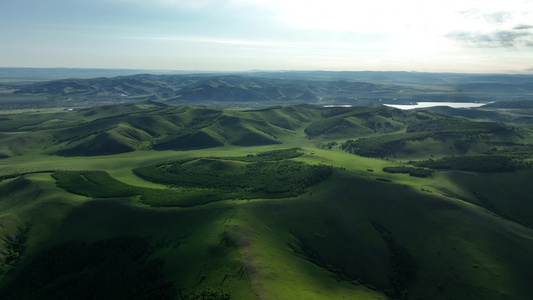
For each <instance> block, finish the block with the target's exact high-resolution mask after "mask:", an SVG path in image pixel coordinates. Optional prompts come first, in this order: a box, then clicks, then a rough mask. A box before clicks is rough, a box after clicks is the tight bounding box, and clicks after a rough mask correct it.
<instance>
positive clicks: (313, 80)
mask: <svg viewBox="0 0 533 300" xmlns="http://www.w3.org/2000/svg"><path fill="white" fill-rule="evenodd" d="M0 70H1V69H0ZM95 72H96V71H95ZM117 72H118V71H117ZM15 73H16V72H15ZM54 74H55V73H54ZM89 74H91V73H90V72H89ZM95 74H96V73H95ZM109 74H110V75H111V74H113V73H109ZM125 74H128V75H127V76H116V77H97V78H86V77H83V78H66V79H59V80H53V81H44V82H37V83H33V84H17V85H13V84H11V85H10V84H4V85H3V86H1V85H0V91H2V93H0V107H4V108H25V107H30V108H39V107H89V106H98V105H104V104H112V103H123V102H131V101H144V100H152V101H162V102H168V103H171V104H182V105H207V106H215V107H241V108H242V107H254V108H261V107H267V106H271V105H279V104H284V105H287V104H300V103H312V104H319V105H327V104H330V105H335V104H344V105H358V104H368V103H389V104H409V103H415V102H418V101H426V102H427V101H430V102H491V101H503V100H527V99H531V96H532V95H533V76H531V75H483V74H479V75H471V74H446V73H410V72H321V71H314V72H311V71H310V72H296V71H291V72H244V73H231V74H224V73H199V74H177V75H161V74H160V73H159V75H154V74H136V75H130V74H131V72H126V73H125ZM67 75H68V73H66V74H65V76H67ZM0 78H1V73H0ZM36 97H37V98H39V97H42V98H39V99H41V100H47V101H36V100H35V99H36ZM32 100H33V101H32Z"/></svg>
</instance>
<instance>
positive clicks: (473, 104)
mask: <svg viewBox="0 0 533 300" xmlns="http://www.w3.org/2000/svg"><path fill="white" fill-rule="evenodd" d="M485 104H489V103H480V102H417V104H405V105H403V104H383V105H386V106H389V107H394V108H399V109H415V108H427V107H435V106H449V107H453V108H473V107H481V106H483V105H485Z"/></svg>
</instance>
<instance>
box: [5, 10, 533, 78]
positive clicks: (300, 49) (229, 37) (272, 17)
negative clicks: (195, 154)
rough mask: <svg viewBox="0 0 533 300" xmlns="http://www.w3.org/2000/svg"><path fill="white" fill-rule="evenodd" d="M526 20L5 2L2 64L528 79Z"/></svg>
mask: <svg viewBox="0 0 533 300" xmlns="http://www.w3.org/2000/svg"><path fill="white" fill-rule="evenodd" d="M532 20H533V1H532V0H509V1H506V2H504V3H487V2H486V1H480V0H471V1H457V0H453V1H448V2H446V3H444V2H443V3H430V2H427V1H425V2H424V1H418V0H407V1H403V2H397V1H386V0H381V1H373V2H371V3H364V4H363V3H356V2H355V1H347V0H332V1H328V2H327V3H326V2H324V1H303V0H293V1H287V0H286V1H282V0H268V1H267V0H225V1H215V0H195V1H193V0H156V1H148V0H95V1H89V2H87V1H79V0H71V1H66V0H41V1H36V0H27V1H13V0H7V1H6V2H5V3H4V5H3V8H2V11H0V26H2V28H4V30H2V31H0V40H2V41H3V42H2V47H0V67H21V68H89V69H130V70H131V69H133V70H160V71H166V70H168V71H197V72H201V71H211V72H233V71H254V70H261V71H283V70H297V71H314V70H324V71H364V70H372V71H416V72H446V73H448V72H450V73H521V74H526V73H533V51H532V50H533V21H532Z"/></svg>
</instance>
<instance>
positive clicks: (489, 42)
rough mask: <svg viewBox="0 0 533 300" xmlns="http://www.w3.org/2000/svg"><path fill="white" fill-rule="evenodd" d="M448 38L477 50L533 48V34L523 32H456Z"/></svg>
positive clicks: (449, 34) (448, 35) (451, 33)
mask: <svg viewBox="0 0 533 300" xmlns="http://www.w3.org/2000/svg"><path fill="white" fill-rule="evenodd" d="M446 37H447V38H450V39H452V40H456V41H458V42H461V43H462V44H464V45H466V46H468V47H476V48H499V47H520V46H526V47H531V46H533V32H529V31H523V30H520V31H517V30H499V31H493V32H490V33H483V32H468V31H454V32H450V33H448V34H447V35H446Z"/></svg>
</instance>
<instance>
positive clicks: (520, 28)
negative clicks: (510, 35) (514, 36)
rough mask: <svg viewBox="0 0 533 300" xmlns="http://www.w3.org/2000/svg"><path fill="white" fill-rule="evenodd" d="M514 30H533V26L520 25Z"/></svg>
mask: <svg viewBox="0 0 533 300" xmlns="http://www.w3.org/2000/svg"><path fill="white" fill-rule="evenodd" d="M513 29H514V30H524V29H533V25H526V24H520V25H516V26H515V27H514V28H513Z"/></svg>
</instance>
